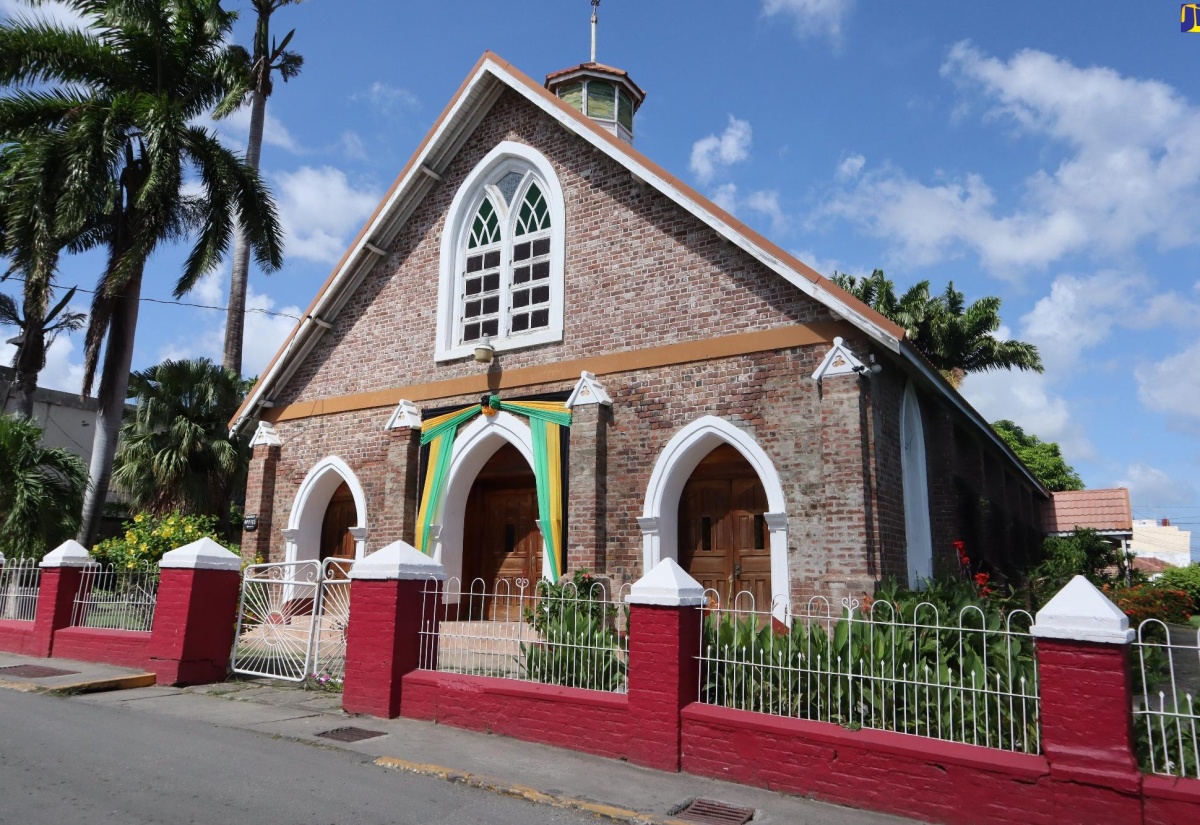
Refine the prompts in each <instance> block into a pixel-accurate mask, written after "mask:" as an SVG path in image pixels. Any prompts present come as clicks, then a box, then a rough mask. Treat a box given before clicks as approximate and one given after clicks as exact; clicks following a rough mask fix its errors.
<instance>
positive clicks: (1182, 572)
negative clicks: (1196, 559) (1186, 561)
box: [1155, 564, 1200, 615]
mask: <svg viewBox="0 0 1200 825" xmlns="http://www.w3.org/2000/svg"><path fill="white" fill-rule="evenodd" d="M1155 584H1157V585H1159V586H1161V587H1169V588H1171V589H1173V590H1182V591H1183V592H1185V593H1187V594H1188V598H1190V599H1191V600H1192V607H1191V610H1189V611H1188V612H1189V613H1192V614H1193V615H1195V614H1197V613H1200V564H1190V565H1188V566H1187V567H1170V568H1167V569H1166V570H1164V571H1163V572H1162V574H1161V575H1160V576H1159V577H1158V578H1157V579H1155Z"/></svg>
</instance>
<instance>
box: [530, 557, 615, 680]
mask: <svg viewBox="0 0 1200 825" xmlns="http://www.w3.org/2000/svg"><path fill="white" fill-rule="evenodd" d="M595 584H596V582H595V581H594V579H593V577H592V575H591V574H590V573H589V572H588V571H586V570H581V571H578V572H576V573H575V576H574V579H573V581H572V582H571V583H570V584H551V583H550V582H539V583H538V588H537V605H536V607H535V608H533V609H532V610H527V611H526V613H525V621H526V622H528V623H529V624H530V625H532V626H533V629H534V630H535V631H537V634H538V636H539V641H536V642H530V643H529V644H522V645H521V669H522V676H523V677H524V678H527V679H531V680H533V681H536V682H541V683H543V684H551V685H562V686H563V687H577V688H586V689H589V690H607V691H614V690H620V689H621V688H623V687H624V686H625V679H626V672H627V668H628V663H627V656H626V649H627V638H626V637H625V636H624V635H621V634H618V633H617V630H616V627H615V623H616V622H615V620H616V616H617V609H616V607H614V606H612V605H611V604H609V603H608V602H606V601H605V600H604V592H603V589H602V588H601V587H598V586H594V585H595Z"/></svg>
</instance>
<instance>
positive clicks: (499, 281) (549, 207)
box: [437, 142, 564, 360]
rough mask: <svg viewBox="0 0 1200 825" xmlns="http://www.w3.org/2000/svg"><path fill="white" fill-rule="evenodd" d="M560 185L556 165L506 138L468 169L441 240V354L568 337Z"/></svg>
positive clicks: (449, 355) (440, 356)
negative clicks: (485, 343) (564, 324)
mask: <svg viewBox="0 0 1200 825" xmlns="http://www.w3.org/2000/svg"><path fill="white" fill-rule="evenodd" d="M562 203H563V199H562V191H561V188H560V187H559V184H558V180H557V178H556V177H555V176H554V173H553V169H552V168H551V166H550V164H549V163H548V162H547V161H546V159H545V158H544V157H542V156H541V155H540V154H539V153H537V152H535V151H534V150H532V149H530V148H529V147H527V146H523V145H521V144H515V143H508V142H506V143H502V144H501V145H500V146H498V147H497V148H496V150H493V152H492V153H491V154H489V156H488V157H487V158H485V159H484V160H483V161H481V162H480V164H479V166H477V167H476V168H475V170H474V171H473V172H472V173H471V174H470V175H468V177H467V180H466V181H465V182H464V183H463V186H462V188H461V189H460V190H459V192H458V194H457V195H456V196H455V199H454V203H452V204H451V208H450V213H449V215H448V216H447V231H446V232H445V233H444V234H443V241H442V284H441V288H440V295H441V297H440V298H439V320H438V347H437V358H438V359H439V360H448V359H450V358H458V357H464V356H467V355H470V354H471V352H472V351H473V350H474V347H475V345H476V344H478V343H479V342H481V341H482V340H483V339H484V338H485V337H486V338H488V339H490V341H491V343H492V345H493V346H494V347H495V348H496V349H497V350H504V349H513V348H516V347H524V346H531V345H535V344H541V343H547V342H552V341H561V340H562V316H563V310H562V301H563V247H564V238H563V225H564V218H563V207H562Z"/></svg>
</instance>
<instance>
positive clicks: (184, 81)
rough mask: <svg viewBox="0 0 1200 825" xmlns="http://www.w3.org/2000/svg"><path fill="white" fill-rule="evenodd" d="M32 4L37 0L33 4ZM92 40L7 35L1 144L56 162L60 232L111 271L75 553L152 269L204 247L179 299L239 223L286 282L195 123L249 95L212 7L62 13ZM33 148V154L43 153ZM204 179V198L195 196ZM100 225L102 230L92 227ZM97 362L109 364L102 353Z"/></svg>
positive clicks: (113, 426)
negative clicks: (179, 244)
mask: <svg viewBox="0 0 1200 825" xmlns="http://www.w3.org/2000/svg"><path fill="white" fill-rule="evenodd" d="M31 1H32V2H37V1H38V0H31ZM64 5H66V6H67V7H69V8H70V9H71V10H72V11H74V12H76V13H77V14H79V15H81V16H83V17H84V18H85V19H88V20H90V21H92V22H91V24H90V26H89V27H88V28H87V29H86V30H84V31H75V30H71V29H65V28H62V27H60V26H58V25H55V24H48V23H31V22H28V21H26V20H22V19H17V20H16V21H12V22H10V23H9V24H8V25H7V26H4V27H0V83H2V84H5V85H7V86H9V87H11V94H9V96H7V97H4V98H0V138H3V139H4V141H5V142H9V143H17V144H21V145H24V146H28V147H33V148H35V149H36V151H37V152H39V153H41V154H44V155H45V156H46V157H49V158H56V159H57V160H58V162H56V163H49V164H47V168H49V169H52V170H58V173H57V174H56V175H55V176H54V177H48V178H46V179H45V180H43V182H42V183H43V185H44V186H46V187H47V188H50V189H53V190H54V191H55V192H56V196H57V198H58V201H57V203H58V210H57V211H58V218H59V222H60V229H59V231H60V233H61V234H62V235H63V236H64V237H74V236H75V235H74V233H76V232H85V231H86V227H87V226H88V225H94V226H97V227H101V228H102V229H100V230H97V232H96V233H95V234H93V235H92V236H88V239H89V242H90V243H91V244H97V243H102V244H103V245H104V246H105V247H106V249H107V253H108V254H107V262H106V265H105V267H104V271H103V273H102V274H101V277H100V280H99V285H98V287H97V290H96V295H95V298H94V300H93V302H92V311H91V316H90V321H89V324H88V330H87V338H86V347H85V362H84V369H85V375H84V387H83V389H84V392H85V393H86V392H88V391H90V389H91V386H92V384H93V382H94V380H95V378H96V372H97V369H99V370H100V386H99V392H98V395H99V409H98V411H97V416H96V435H95V441H94V443H93V447H92V461H91V468H90V479H91V484H90V485H89V487H88V491H87V494H86V497H85V501H84V507H83V515H82V518H81V521H80V528H79V540H80V541H81V542H82V543H84V544H89V543H90V542H91V540H92V538H93V535H94V533H95V529H96V526H97V523H98V521H99V517H100V513H101V510H102V508H103V504H104V500H105V496H106V494H107V492H108V486H109V480H110V475H111V471H112V462H113V455H114V453H115V450H116V443H117V435H118V430H119V428H120V425H121V417H122V413H123V412H124V406H125V392H126V388H127V386H128V383H129V370H130V365H131V362H132V358H133V344H134V334H135V330H136V327H137V316H138V306H139V301H140V297H141V288H142V276H143V273H144V270H145V265H146V260H147V258H149V256H150V254H151V253H152V252H154V250H155V249H156V248H157V247H158V246H159V245H160V244H162V243H163V242H166V241H173V240H180V239H183V238H188V237H193V236H194V238H195V240H194V244H193V246H192V249H191V252H190V254H189V255H188V257H187V260H186V263H185V265H184V271H183V273H182V275H181V276H180V278H179V280H178V281H177V282H176V285H175V295H176V296H181V295H183V294H185V293H187V292H188V291H189V290H190V289H191V288H192V287H193V286H194V285H195V283H196V281H197V280H199V279H200V278H201V277H202V276H203V275H205V274H207V273H208V272H210V271H212V270H213V269H215V268H216V267H217V266H218V265H219V263H220V259H221V256H222V255H223V254H224V253H225V252H226V250H227V249H228V247H229V243H230V240H231V238H232V236H233V232H234V222H235V220H240V222H241V225H242V226H243V227H244V228H245V231H246V234H247V237H248V238H249V240H250V243H251V245H252V246H253V247H254V251H255V254H256V258H257V260H258V262H259V264H260V265H261V266H262V267H264V268H266V269H278V268H279V266H280V264H281V257H282V253H281V233H280V229H279V224H278V219H277V217H276V214H275V207H274V204H273V203H272V201H271V198H270V195H269V193H268V192H267V190H266V187H265V186H263V184H262V182H261V180H260V179H259V177H258V173H257V172H256V171H255V170H253V169H251V168H249V167H248V166H246V165H245V164H244V163H243V162H242V161H241V160H240V159H238V158H237V157H236V156H235V155H234V154H233V153H232V152H230V151H229V150H228V149H226V148H224V147H223V146H222V145H221V144H220V142H219V141H218V140H217V139H216V137H215V136H214V135H213V134H212V133H211V132H209V131H208V130H207V129H205V128H204V127H202V126H199V125H196V124H197V123H198V122H199V121H200V120H202V119H203V118H205V117H207V116H209V115H210V114H211V115H215V116H218V117H221V116H224V115H226V114H228V113H229V112H231V111H233V110H234V109H235V108H236V107H237V106H238V105H239V104H240V102H241V100H242V98H243V97H244V96H245V93H246V90H247V88H248V86H249V80H248V78H247V77H246V75H245V66H246V65H247V60H248V58H247V56H246V53H245V50H243V49H240V48H238V47H236V46H230V45H228V43H227V38H228V37H229V34H230V29H231V27H232V23H233V20H234V15H233V14H231V13H229V12H226V11H225V10H224V9H222V8H221V5H220V2H219V1H218V0H65V3H64ZM33 148H31V151H33ZM193 170H194V171H195V174H196V177H197V178H198V182H199V187H200V193H199V194H197V195H188V194H185V190H184V186H185V183H186V182H187V179H188V175H189V173H190V172H191V171H193ZM98 218H99V219H98ZM102 348H103V353H104V359H103V363H102V364H101V361H100V354H101V349H102Z"/></svg>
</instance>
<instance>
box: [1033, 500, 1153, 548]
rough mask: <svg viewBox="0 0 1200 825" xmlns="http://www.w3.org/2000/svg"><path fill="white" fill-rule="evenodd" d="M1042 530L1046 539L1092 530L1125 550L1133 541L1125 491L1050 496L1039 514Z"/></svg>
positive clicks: (1130, 511)
mask: <svg viewBox="0 0 1200 825" xmlns="http://www.w3.org/2000/svg"><path fill="white" fill-rule="evenodd" d="M1042 528H1043V529H1044V530H1045V531H1046V534H1047V535H1050V536H1065V535H1069V534H1070V533H1072V532H1074V531H1075V530H1076V529H1087V530H1095V531H1096V532H1097V533H1099V534H1100V535H1102V536H1105V537H1106V538H1108V539H1109V540H1111V541H1112V542H1113V543H1114V544H1117V545H1119V546H1120V547H1121V548H1122V549H1125V548H1126V547H1127V545H1128V544H1129V540H1130V539H1131V538H1132V537H1133V510H1132V509H1131V508H1130V506H1129V490H1127V489H1126V488H1124V487H1113V488H1109V489H1106V490H1066V491H1064V492H1059V493H1052V494H1051V499H1050V506H1049V507H1047V508H1045V509H1044V510H1043V511H1042Z"/></svg>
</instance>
